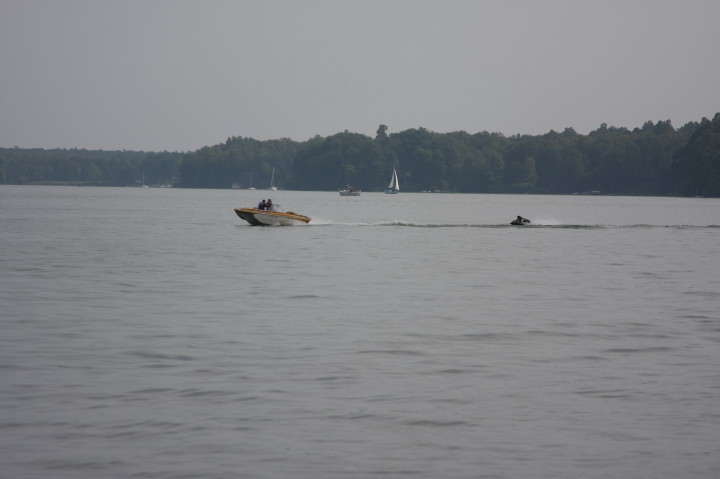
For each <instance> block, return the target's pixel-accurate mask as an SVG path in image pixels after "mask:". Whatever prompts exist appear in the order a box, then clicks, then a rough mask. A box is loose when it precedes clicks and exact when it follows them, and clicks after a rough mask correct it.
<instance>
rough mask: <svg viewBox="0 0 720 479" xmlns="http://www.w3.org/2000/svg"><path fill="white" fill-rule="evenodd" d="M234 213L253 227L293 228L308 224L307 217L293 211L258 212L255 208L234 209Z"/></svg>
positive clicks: (308, 219)
mask: <svg viewBox="0 0 720 479" xmlns="http://www.w3.org/2000/svg"><path fill="white" fill-rule="evenodd" d="M235 213H236V214H237V215H238V216H239V217H240V218H242V219H244V220H245V221H247V222H248V223H250V224H251V225H253V226H293V225H303V224H307V223H310V219H311V218H309V217H307V216H303V215H299V214H297V213H295V212H293V211H288V212H285V211H275V210H274V209H273V210H259V209H257V208H235Z"/></svg>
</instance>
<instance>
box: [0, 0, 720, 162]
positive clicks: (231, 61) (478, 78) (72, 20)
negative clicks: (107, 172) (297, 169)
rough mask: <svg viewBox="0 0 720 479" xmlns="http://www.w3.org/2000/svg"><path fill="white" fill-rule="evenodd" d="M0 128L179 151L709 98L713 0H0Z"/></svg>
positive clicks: (526, 120) (500, 124) (638, 119)
mask: <svg viewBox="0 0 720 479" xmlns="http://www.w3.org/2000/svg"><path fill="white" fill-rule="evenodd" d="M0 72H1V74H2V81H1V82H0V146H2V147H12V146H18V147H21V148H30V147H40V148H56V147H59V148H72V147H77V148H88V149H106V150H112V149H127V150H146V151H160V150H168V151H185V150H195V149H197V148H200V147H202V146H206V145H214V144H217V143H220V142H224V141H225V140H226V139H227V138H228V137H230V136H243V137H252V138H256V139H259V140H266V139H275V138H283V137H287V138H292V139H293V140H297V141H304V140H306V139H308V138H310V137H312V136H315V135H321V136H328V135H332V134H335V133H337V132H341V131H344V130H349V131H351V132H358V133H363V134H366V135H369V136H373V137H374V136H375V131H376V130H377V127H378V125H380V124H385V125H387V126H388V132H389V133H394V132H398V131H402V130H405V129H408V128H418V127H425V128H427V129H429V130H432V131H436V132H440V133H445V132H449V131H457V130H464V131H467V132H468V133H476V132H478V131H484V130H487V131H491V132H501V133H504V134H505V135H514V134H516V133H522V134H532V135H537V134H543V133H547V132H548V131H550V130H556V131H562V130H563V129H564V128H566V127H573V128H575V130H577V131H578V132H579V133H587V132H589V131H591V130H594V129H596V128H597V127H598V126H600V124H601V123H607V124H608V125H611V126H618V127H620V126H624V127H628V128H631V129H632V128H635V127H640V126H642V124H643V123H644V122H646V121H648V120H651V121H658V120H667V119H669V120H671V121H672V122H673V125H675V126H676V127H679V126H682V125H683V124H685V123H686V122H688V121H699V120H700V119H701V118H702V117H703V116H705V117H708V118H711V117H712V116H713V114H714V113H716V112H718V111H720V1H718V0H602V1H600V0H592V1H583V0H497V1H495V0H445V1H441V0H383V1H380V0H286V1H283V0H257V1H255V0H197V1H189V0H0Z"/></svg>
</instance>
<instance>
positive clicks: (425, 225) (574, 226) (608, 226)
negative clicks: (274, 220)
mask: <svg viewBox="0 0 720 479" xmlns="http://www.w3.org/2000/svg"><path fill="white" fill-rule="evenodd" d="M343 224H345V225H348V226H353V225H354V226H395V227H407V228H486V229H506V228H510V229H516V228H513V225H510V224H507V223H503V224H473V223H417V222H414V221H399V220H394V221H382V222H378V223H354V224H350V223H343ZM659 228H670V229H705V228H720V226H718V225H648V224H634V225H611V224H594V225H590V224H587V225H585V224H529V225H525V226H523V229H532V230H537V229H539V230H543V229H583V230H596V229H659Z"/></svg>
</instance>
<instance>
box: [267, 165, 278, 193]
mask: <svg viewBox="0 0 720 479" xmlns="http://www.w3.org/2000/svg"><path fill="white" fill-rule="evenodd" d="M268 190H270V191H277V186H275V168H273V169H272V176H271V177H270V188H268Z"/></svg>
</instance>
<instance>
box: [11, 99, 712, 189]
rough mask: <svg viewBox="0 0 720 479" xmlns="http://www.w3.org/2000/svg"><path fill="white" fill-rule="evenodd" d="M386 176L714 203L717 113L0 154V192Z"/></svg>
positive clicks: (416, 182) (412, 185) (333, 185)
mask: <svg viewBox="0 0 720 479" xmlns="http://www.w3.org/2000/svg"><path fill="white" fill-rule="evenodd" d="M393 168H396V169H397V171H398V175H399V177H400V182H401V185H402V189H403V191H447V192H463V193H547V194H569V193H586V192H595V193H601V194H622V195H686V196H720V113H718V114H716V115H715V117H714V118H713V119H712V120H708V119H707V118H703V119H702V120H701V121H700V122H699V123H697V122H691V123H687V124H686V125H684V126H682V127H680V128H677V129H676V128H674V127H673V126H672V124H671V122H670V120H667V121H659V122H657V123H653V122H652V121H648V122H646V123H645V124H644V125H643V126H642V127H641V128H635V129H633V130H629V129H627V128H617V127H609V126H607V125H605V124H603V125H601V126H600V127H599V128H598V129H597V130H594V131H592V132H590V133H589V134H587V135H581V134H578V133H576V132H575V131H574V130H573V129H572V128H567V129H565V130H564V131H563V132H555V131H550V132H549V133H546V134H544V135H539V136H530V135H516V136H510V137H506V136H504V135H502V134H499V133H488V132H480V133H475V134H470V133H466V132H464V131H458V132H453V133H435V132H432V131H429V130H427V129H425V128H417V129H409V130H404V131H401V132H398V133H392V134H388V127H387V126H385V125H380V127H379V128H378V129H377V133H376V135H375V137H374V138H372V137H369V136H367V135H363V134H359V133H351V132H348V131H345V132H341V133H337V134H335V135H332V136H328V137H320V136H316V137H314V138H311V139H309V140H307V141H304V142H296V141H293V140H290V139H280V140H267V141H259V140H255V139H252V138H243V137H233V138H229V139H228V140H227V141H226V142H225V143H221V144H218V145H214V146H207V147H204V148H201V149H199V150H197V151H193V152H186V153H178V152H159V153H153V152H136V151H91V150H78V149H71V150H65V149H56V150H43V149H19V148H0V183H3V184H77V185H106V186H139V185H140V184H141V183H142V182H143V180H144V181H145V183H146V184H148V185H169V184H172V185H173V186H176V187H186V188H230V187H231V186H232V185H235V187H239V188H248V187H257V188H266V187H268V186H269V185H270V177H271V174H272V172H273V171H274V173H275V184H276V185H278V186H279V187H280V188H284V189H295V190H335V189H337V188H338V187H341V186H345V185H346V184H351V185H352V186H355V187H358V188H361V189H362V190H364V191H381V190H382V189H383V188H384V187H385V186H386V184H387V182H388V181H389V179H390V174H391V172H392V169H393Z"/></svg>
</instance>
